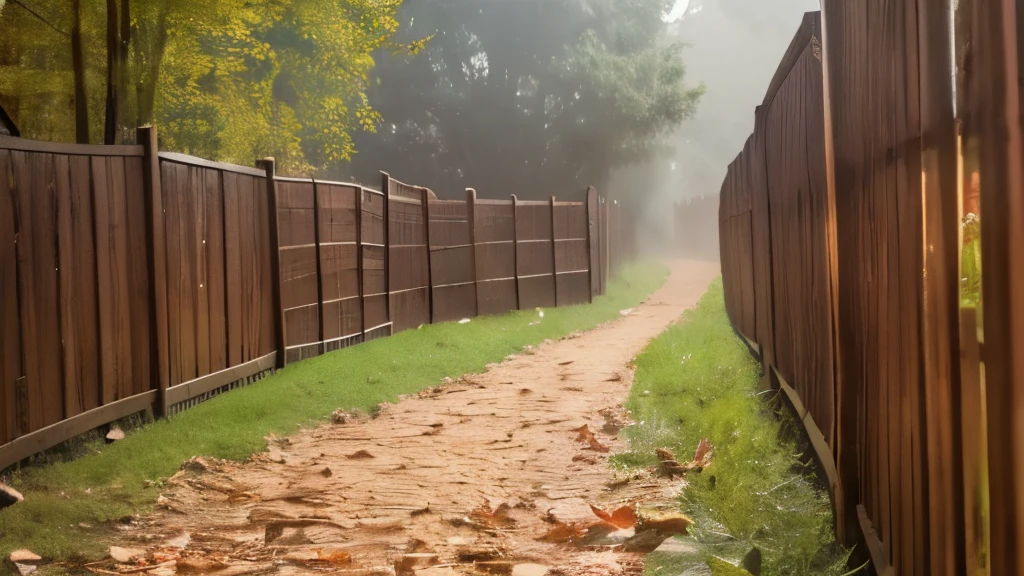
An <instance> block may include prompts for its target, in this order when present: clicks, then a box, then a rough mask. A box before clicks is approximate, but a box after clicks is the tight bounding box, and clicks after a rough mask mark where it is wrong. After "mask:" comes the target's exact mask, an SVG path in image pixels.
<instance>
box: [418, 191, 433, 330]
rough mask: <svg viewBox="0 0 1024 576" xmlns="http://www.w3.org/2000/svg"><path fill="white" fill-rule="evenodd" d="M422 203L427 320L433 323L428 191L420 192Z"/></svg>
mask: <svg viewBox="0 0 1024 576" xmlns="http://www.w3.org/2000/svg"><path fill="white" fill-rule="evenodd" d="M421 197H422V202H423V244H424V246H426V256H427V319H428V321H429V322H430V323H431V324H433V323H434V277H433V271H432V270H431V263H430V260H431V258H432V256H431V254H430V191H429V190H427V189H426V188H424V189H423V190H422V191H421Z"/></svg>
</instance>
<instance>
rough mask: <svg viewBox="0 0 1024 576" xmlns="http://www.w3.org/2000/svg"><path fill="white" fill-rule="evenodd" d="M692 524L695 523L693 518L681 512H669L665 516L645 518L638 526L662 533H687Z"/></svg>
mask: <svg viewBox="0 0 1024 576" xmlns="http://www.w3.org/2000/svg"><path fill="white" fill-rule="evenodd" d="M690 524H693V520H691V519H690V518H689V517H687V516H684V515H682V514H679V513H669V514H665V515H663V516H655V517H651V518H644V519H642V520H640V521H638V522H637V528H643V529H644V530H657V531H658V532H661V533H662V534H686V531H687V528H689V526H690Z"/></svg>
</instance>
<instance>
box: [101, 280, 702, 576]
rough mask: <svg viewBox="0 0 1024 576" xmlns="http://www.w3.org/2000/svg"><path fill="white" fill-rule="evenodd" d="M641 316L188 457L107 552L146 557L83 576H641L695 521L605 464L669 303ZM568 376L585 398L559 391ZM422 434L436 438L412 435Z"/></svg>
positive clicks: (671, 490)
mask: <svg viewBox="0 0 1024 576" xmlns="http://www.w3.org/2000/svg"><path fill="white" fill-rule="evenodd" d="M707 273H708V274H707V275H708V280H710V278H711V277H712V276H713V275H714V274H715V273H716V270H712V269H709V270H708V271H707ZM665 290H666V291H665V292H664V293H663V295H662V296H661V297H659V299H657V300H661V301H669V300H672V299H675V301H680V299H682V300H685V302H681V303H680V306H682V305H689V304H692V303H693V302H695V301H696V300H697V298H698V297H699V296H700V293H701V292H702V285H701V286H697V285H694V286H690V283H686V282H682V283H679V282H677V284H676V285H675V286H673V285H672V281H671V280H670V283H669V285H668V286H667V287H666V289H665ZM540 312H541V311H540V310H538V316H539V315H540ZM643 312H644V313H643V314H635V313H634V314H630V315H628V316H626V317H623V318H621V319H620V320H619V321H617V322H613V323H609V324H606V325H603V326H601V327H599V328H597V329H595V330H593V331H590V332H586V333H581V334H574V335H572V337H569V338H565V339H562V340H559V341H557V342H547V343H545V344H544V345H542V346H538V347H532V348H527V349H525V352H524V353H521V354H518V355H515V356H512V357H510V358H508V359H507V360H506V361H505V362H504V363H502V364H498V365H492V366H489V367H488V371H487V372H485V373H483V374H478V375H473V376H467V377H463V378H459V379H454V380H453V379H449V380H447V381H446V382H445V383H444V384H443V385H439V386H437V387H435V388H431V389H428V390H426V391H425V392H423V393H421V394H417V395H413V396H410V397H407V398H404V399H402V400H401V402H399V403H398V404H392V405H383V406H382V408H381V409H380V410H379V411H377V413H376V415H375V417H373V418H363V417H353V416H352V415H351V414H349V413H347V412H345V411H344V410H339V411H337V412H336V413H335V414H334V415H333V417H332V419H331V420H332V422H333V423H328V424H325V425H322V426H319V427H314V428H309V429H305V430H304V431H302V432H300V433H298V434H296V435H295V436H293V437H290V438H276V437H271V438H268V447H269V449H270V452H268V453H263V454H257V455H254V456H253V457H251V458H250V459H249V460H247V461H246V462H229V461H214V460H209V459H207V460H201V463H200V461H199V460H197V461H195V462H193V464H192V465H189V466H187V467H184V468H183V470H182V471H181V472H179V473H178V474H177V475H175V477H174V478H172V479H169V480H167V482H166V484H165V485H162V492H163V493H162V494H161V495H160V501H159V504H160V507H159V508H158V509H157V510H156V511H155V512H153V513H152V514H150V515H149V516H147V517H144V518H142V519H139V521H137V522H132V524H131V525H130V526H127V527H126V529H124V530H118V531H117V534H116V536H115V537H113V538H112V541H111V542H110V543H111V544H114V545H117V546H120V547H123V548H129V549H138V550H142V551H144V554H143V556H141V557H136V558H133V561H132V562H129V563H124V564H120V563H117V562H115V561H114V560H113V559H108V560H106V561H104V563H100V564H97V565H95V566H90V568H95V569H96V570H97V571H103V570H105V571H107V572H110V573H122V574H123V573H147V574H153V575H154V576H156V575H164V574H167V575H173V574H176V573H191V574H200V573H202V574H219V575H224V576H226V575H228V574H255V573H290V574H313V573H322V572H325V571H326V572H330V573H338V574H390V575H396V574H400V573H402V572H403V571H404V572H405V573H406V574H410V575H415V576H421V575H422V576H433V575H435V574H436V575H440V574H449V575H451V574H485V573H507V574H516V573H525V572H524V570H527V569H529V570H534V572H532V573H537V574H543V573H545V572H544V571H545V570H546V573H548V574H549V575H552V576H553V575H562V576H584V575H589V574H595V575H596V574H600V575H607V576H638V575H640V574H641V573H642V571H643V563H642V556H641V555H642V553H643V552H645V551H649V550H651V549H653V547H656V546H657V545H658V544H660V542H661V541H663V540H664V539H665V538H668V537H671V536H672V535H673V534H679V533H685V531H686V530H687V528H688V527H689V525H690V522H689V519H687V518H685V517H683V516H682V515H680V514H679V513H678V510H679V505H678V500H677V494H678V490H679V489H680V487H681V483H680V482H679V481H678V480H676V479H675V476H676V475H675V474H672V475H665V474H662V473H659V472H660V471H659V470H654V471H651V472H642V473H636V474H631V475H630V476H629V477H626V478H620V477H618V476H617V475H616V474H615V473H614V472H613V471H612V470H611V469H610V468H608V466H607V465H606V461H607V458H608V456H609V455H610V454H611V453H613V452H616V451H621V450H623V449H625V443H624V441H623V440H622V439H620V438H619V437H618V432H619V431H621V430H622V429H623V428H625V427H627V426H630V425H631V424H632V422H631V421H630V418H629V414H628V413H626V412H624V411H623V410H622V409H621V407H620V406H621V403H622V401H623V400H624V399H625V397H626V395H627V393H628V391H629V386H630V384H631V381H632V374H631V372H629V371H628V370H630V369H631V368H627V366H629V364H630V362H631V361H632V358H633V357H634V356H635V355H636V353H637V352H639V350H640V349H641V348H642V347H643V345H644V343H646V342H647V341H648V339H649V338H651V337H653V336H655V335H656V334H658V333H660V332H661V330H663V329H664V328H665V327H666V326H667V325H668V324H670V323H671V322H672V321H674V320H675V318H676V317H677V315H678V308H676V309H673V308H672V307H671V306H657V307H650V308H647V309H644V311H643ZM570 364H572V365H573V366H574V372H573V374H574V376H573V379H574V380H576V381H578V382H579V383H580V385H579V386H578V387H575V386H574V387H572V389H568V388H565V389H560V388H559V382H560V381H561V380H560V375H561V374H562V373H563V372H564V367H565V366H568V365H570ZM609 375H610V376H609ZM566 422H568V423H570V425H569V426H566V424H565V423H566ZM428 424H430V425H433V424H436V426H429V427H428V429H429V430H434V431H437V430H444V434H441V435H424V434H423V431H424V426H426V425H428ZM567 430H570V431H571V435H570V434H567V433H566V432H567ZM710 454H711V447H710V446H706V447H704V448H703V449H702V450H701V449H700V448H699V449H698V453H697V454H695V458H694V460H693V461H691V462H688V463H685V464H684V463H679V462H678V461H677V460H676V458H675V457H674V455H671V454H666V455H665V456H671V458H665V459H664V461H665V462H669V463H670V464H671V462H670V461H676V463H677V464H679V466H680V467H682V468H686V467H687V466H689V465H691V464H693V462H697V463H698V464H699V466H696V465H695V466H692V467H691V470H696V469H697V468H700V467H706V466H707V465H708V464H709V463H710ZM659 461H662V460H661V459H659ZM218 488H220V489H218ZM427 502H429V504H427ZM186 534H187V535H188V536H187V537H185V535H186ZM268 536H270V537H269V538H268ZM172 541H174V542H173V543H174V545H171V544H172ZM527 567H529V568H527ZM516 570H518V572H516ZM97 573H105V572H97Z"/></svg>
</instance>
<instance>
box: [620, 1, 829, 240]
mask: <svg viewBox="0 0 1024 576" xmlns="http://www.w3.org/2000/svg"><path fill="white" fill-rule="evenodd" d="M684 4H685V5H686V8H685V9H684V8H681V6H683V5H684ZM678 6H679V7H677V13H678V14H679V15H680V17H679V19H678V20H675V21H674V22H672V23H671V25H670V27H671V36H672V37H673V38H675V39H677V40H679V41H682V42H686V43H687V44H688V47H687V48H686V50H685V52H684V61H685V63H686V67H687V76H688V78H690V81H691V82H696V81H703V82H704V83H705V84H706V86H707V93H706V94H705V95H704V97H703V98H702V99H701V103H700V106H699V107H698V109H697V113H696V114H695V115H694V117H693V118H691V119H689V120H687V121H685V122H684V123H683V124H682V126H681V127H680V128H679V129H678V130H677V131H676V132H675V134H673V135H672V136H671V137H670V139H669V141H670V142H671V144H672V147H673V149H674V150H673V152H672V153H671V154H670V155H668V156H667V157H665V158H659V159H656V160H653V161H649V162H645V163H642V164H638V165H634V166H629V167H626V168H622V169H620V170H617V171H616V172H614V173H613V175H612V181H611V193H612V194H613V195H614V196H616V197H623V198H628V197H631V196H632V197H633V198H634V199H636V200H637V203H636V206H635V209H636V210H637V211H638V212H639V214H640V215H641V218H642V220H643V221H644V222H645V225H644V226H641V227H640V230H641V231H642V233H643V237H642V238H641V242H640V245H641V246H651V247H661V246H665V245H666V244H668V243H670V242H671V238H672V235H671V234H672V220H671V218H672V206H673V204H674V203H676V202H680V201H685V200H686V199H688V198H693V197H700V196H704V195H714V194H717V193H718V192H719V188H720V186H721V184H722V180H723V179H724V178H725V173H726V169H727V167H728V165H729V163H730V162H732V160H733V159H734V158H735V157H736V155H737V154H738V153H739V152H740V150H741V149H742V148H743V144H744V142H745V141H746V139H747V137H748V136H749V135H750V133H751V132H752V131H753V129H754V107H755V106H757V105H759V104H760V103H761V101H762V100H763V98H764V94H765V91H766V90H767V89H768V83H769V82H770V81H771V78H772V76H773V75H774V74H775V70H776V67H777V66H778V64H779V61H780V60H781V59H782V56H783V54H784V53H785V51H786V48H787V47H788V46H789V43H790V41H791V40H792V38H793V35H794V34H795V33H796V31H797V28H798V27H799V25H800V21H801V17H802V16H803V14H804V13H805V12H808V11H813V10H818V9H819V4H818V2H817V1H816V0H688V1H687V0H681V1H680V2H679V4H678ZM674 15H675V14H673V16H674ZM637 188H643V189H645V192H646V194H644V195H643V197H642V199H641V198H640V197H638V196H635V195H633V193H632V192H633V191H634V190H636V189H637Z"/></svg>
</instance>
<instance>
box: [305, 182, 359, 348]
mask: <svg viewBox="0 0 1024 576" xmlns="http://www.w3.org/2000/svg"><path fill="white" fill-rule="evenodd" d="M361 194H362V188H360V187H359V186H352V185H347V184H340V183H335V182H320V181H317V182H316V200H317V201H316V209H317V214H316V218H317V226H316V230H317V246H318V248H319V258H320V296H321V303H320V304H321V306H320V325H321V326H322V337H323V351H324V352H329V351H332V350H338V349H340V348H344V347H347V346H349V345H351V344H354V343H357V342H359V341H361V340H362V335H363V302H362V299H361V298H360V286H359V280H360V278H359V276H360V274H359V262H360V258H359V233H360V230H359V226H358V221H359V218H358V216H357V214H358V212H359V200H360V195H361Z"/></svg>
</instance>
